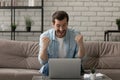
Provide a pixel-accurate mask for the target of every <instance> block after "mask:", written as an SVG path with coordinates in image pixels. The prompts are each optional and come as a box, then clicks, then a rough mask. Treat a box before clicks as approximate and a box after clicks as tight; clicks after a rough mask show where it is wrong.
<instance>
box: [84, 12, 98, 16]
mask: <svg viewBox="0 0 120 80" xmlns="http://www.w3.org/2000/svg"><path fill="white" fill-rule="evenodd" d="M82 16H96V12H82Z"/></svg>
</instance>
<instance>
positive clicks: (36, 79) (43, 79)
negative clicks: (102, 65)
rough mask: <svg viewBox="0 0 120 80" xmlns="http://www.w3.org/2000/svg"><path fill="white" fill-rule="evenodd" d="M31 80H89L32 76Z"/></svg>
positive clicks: (105, 77) (102, 79)
mask: <svg viewBox="0 0 120 80" xmlns="http://www.w3.org/2000/svg"><path fill="white" fill-rule="evenodd" d="M32 80H90V79H88V78H87V79H49V78H48V77H45V76H33V78H32ZM96 80H112V79H111V78H109V77H108V76H107V75H104V77H103V78H101V79H96Z"/></svg>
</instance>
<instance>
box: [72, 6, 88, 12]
mask: <svg viewBox="0 0 120 80" xmlns="http://www.w3.org/2000/svg"><path fill="white" fill-rule="evenodd" d="M73 10H74V11H88V10H89V9H88V7H76V6H75V7H73Z"/></svg>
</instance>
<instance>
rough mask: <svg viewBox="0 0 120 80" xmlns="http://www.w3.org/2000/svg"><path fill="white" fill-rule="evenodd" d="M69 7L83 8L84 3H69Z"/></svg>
mask: <svg viewBox="0 0 120 80" xmlns="http://www.w3.org/2000/svg"><path fill="white" fill-rule="evenodd" d="M68 5H69V6H75V5H76V6H83V2H68Z"/></svg>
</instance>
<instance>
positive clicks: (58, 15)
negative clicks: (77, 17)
mask: <svg viewBox="0 0 120 80" xmlns="http://www.w3.org/2000/svg"><path fill="white" fill-rule="evenodd" d="M64 18H66V19H67V22H68V21H69V16H68V14H67V13H66V12H65V11H56V12H55V13H53V15H52V22H53V23H55V19H58V20H63V19H64Z"/></svg>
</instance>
